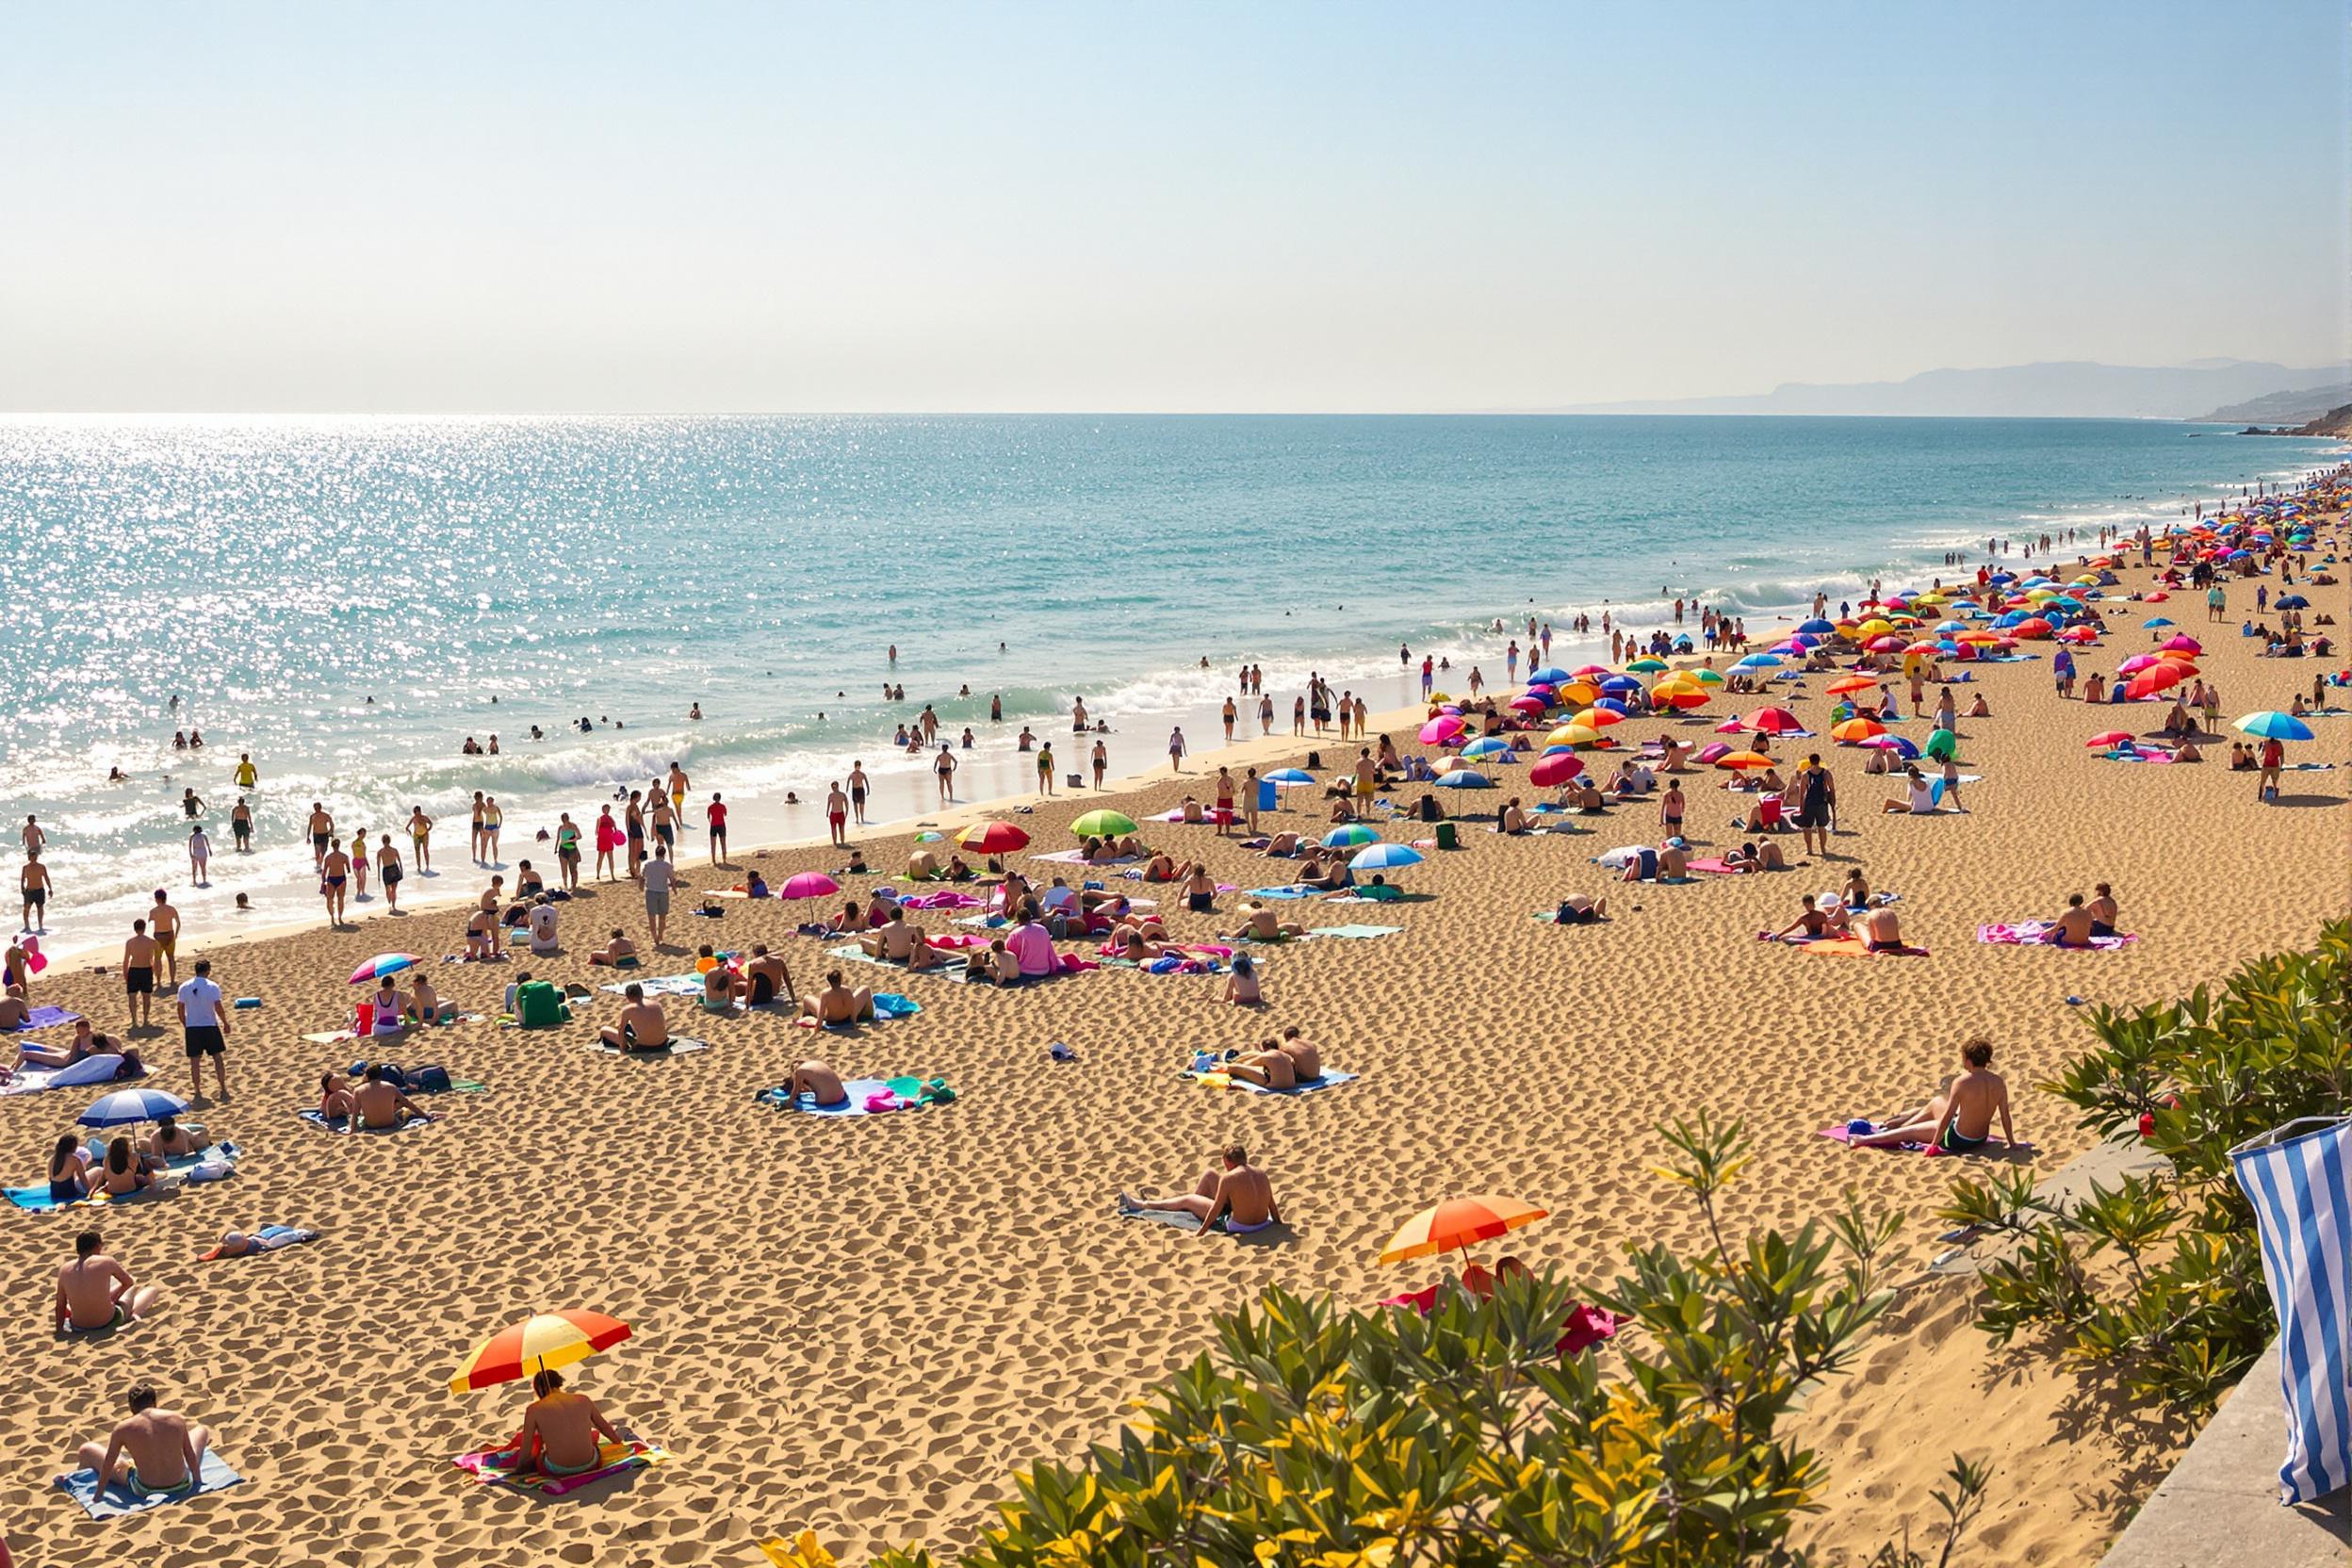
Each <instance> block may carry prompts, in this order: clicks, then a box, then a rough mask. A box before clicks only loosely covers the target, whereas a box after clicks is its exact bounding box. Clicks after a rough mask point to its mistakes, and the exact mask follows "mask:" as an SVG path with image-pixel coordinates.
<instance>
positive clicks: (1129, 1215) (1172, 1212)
mask: <svg viewBox="0 0 2352 1568" xmlns="http://www.w3.org/2000/svg"><path fill="white" fill-rule="evenodd" d="M1119 1218H1121V1219H1144V1220H1150V1221H1152V1223H1154V1224H1159V1225H1173V1226H1175V1227H1177V1228H1178V1229H1180V1230H1184V1231H1198V1230H1199V1229H1201V1217H1200V1216H1199V1215H1194V1214H1186V1213H1184V1211H1183V1210H1182V1209H1121V1210H1119ZM1209 1229H1210V1230H1212V1231H1215V1232H1216V1233H1217V1234H1218V1235H1221V1236H1232V1237H1233V1239H1234V1240H1236V1241H1252V1240H1260V1239H1263V1240H1266V1241H1274V1240H1279V1239H1281V1238H1282V1235H1283V1233H1284V1232H1285V1231H1286V1230H1287V1229H1288V1228H1287V1227H1286V1226H1284V1225H1283V1224H1282V1222H1281V1221H1279V1220H1278V1221H1276V1222H1275V1223H1273V1224H1271V1225H1264V1226H1260V1227H1259V1228H1258V1229H1257V1230H1254V1231H1235V1230H1233V1228H1232V1227H1231V1226H1230V1225H1228V1224H1227V1223H1226V1222H1225V1221H1224V1220H1223V1219H1219V1220H1218V1221H1217V1223H1216V1224H1214V1225H1212V1226H1210V1227H1209Z"/></svg>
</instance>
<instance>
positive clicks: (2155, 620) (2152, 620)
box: [2140, 615, 2172, 627]
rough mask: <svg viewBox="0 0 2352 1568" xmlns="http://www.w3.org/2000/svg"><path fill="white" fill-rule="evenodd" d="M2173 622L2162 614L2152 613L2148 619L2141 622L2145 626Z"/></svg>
mask: <svg viewBox="0 0 2352 1568" xmlns="http://www.w3.org/2000/svg"><path fill="white" fill-rule="evenodd" d="M2171 624H2172V622H2171V621H2169V620H2167V619H2166V618H2165V617H2164V616H2162V615H2150V616H2149V617H2148V619H2146V620H2144V621H2142V622H2141V623H2140V625H2142V626H2144V627H2158V626H2170V625H2171Z"/></svg>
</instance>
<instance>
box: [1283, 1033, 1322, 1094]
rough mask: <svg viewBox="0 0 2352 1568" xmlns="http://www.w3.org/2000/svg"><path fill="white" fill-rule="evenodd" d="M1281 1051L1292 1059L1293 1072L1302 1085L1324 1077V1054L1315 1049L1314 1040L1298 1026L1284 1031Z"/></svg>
mask: <svg viewBox="0 0 2352 1568" xmlns="http://www.w3.org/2000/svg"><path fill="white" fill-rule="evenodd" d="M1281 1050H1282V1054H1283V1055H1285V1056H1288V1057H1289V1058H1290V1067H1291V1070H1292V1071H1293V1072H1296V1073H1297V1074H1298V1075H1299V1082H1300V1083H1302V1084H1312V1083H1314V1082H1315V1080H1316V1079H1317V1078H1320V1077H1322V1076H1323V1053H1322V1052H1320V1051H1318V1050H1316V1049H1315V1042H1314V1041H1313V1040H1311V1039H1309V1038H1307V1037H1306V1036H1305V1035H1303V1034H1301V1033H1300V1032H1299V1026H1298V1025H1297V1024H1295V1023H1294V1024H1292V1025H1291V1026H1290V1027H1289V1028H1287V1029H1284V1030H1283V1031H1282V1046H1281Z"/></svg>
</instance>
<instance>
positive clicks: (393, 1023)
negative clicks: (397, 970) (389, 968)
mask: <svg viewBox="0 0 2352 1568" xmlns="http://www.w3.org/2000/svg"><path fill="white" fill-rule="evenodd" d="M526 978H527V977H526ZM407 1011H408V1010H407V1008H406V1007H405V1006H404V1005H402V1003H401V1001H400V990H399V988H397V987H395V986H394V985H393V984H392V977H391V976H390V975H388V974H386V975H384V976H382V977H381V978H379V979H378V980H377V981H376V994H375V995H374V996H372V997H369V998H368V1034H370V1035H397V1034H399V1033H400V1031H401V1030H403V1029H405V1028H407V1027H408V1016H407Z"/></svg>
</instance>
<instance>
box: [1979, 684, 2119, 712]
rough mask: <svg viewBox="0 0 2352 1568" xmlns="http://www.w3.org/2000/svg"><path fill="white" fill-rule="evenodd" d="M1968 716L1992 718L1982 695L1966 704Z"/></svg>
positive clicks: (2094, 698) (1989, 708)
mask: <svg viewBox="0 0 2352 1568" xmlns="http://www.w3.org/2000/svg"><path fill="white" fill-rule="evenodd" d="M2091 678H2092V679H2093V680H2097V679H2098V678H2099V677H2097V676H2093V677H2091ZM2086 695H2087V694H2086ZM2089 700H2091V701H2093V702H2097V701H2098V700H2099V699H2098V698H2097V697H2091V698H2090V699H2089ZM1992 716H1993V711H1992V708H1991V707H1990V706H1989V705H1988V704H1987V703H1986V702H1985V694H1984V693H1982V692H1979V693H1977V694H1976V700H1975V701H1974V702H1971V703H1969V704H1968V717H1969V718H1971V719H1989V718H1991V717H1992Z"/></svg>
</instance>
